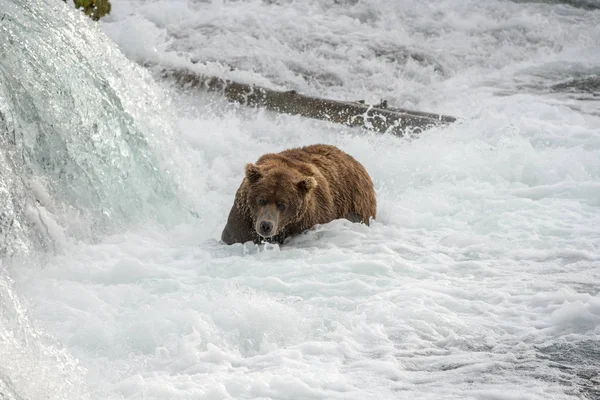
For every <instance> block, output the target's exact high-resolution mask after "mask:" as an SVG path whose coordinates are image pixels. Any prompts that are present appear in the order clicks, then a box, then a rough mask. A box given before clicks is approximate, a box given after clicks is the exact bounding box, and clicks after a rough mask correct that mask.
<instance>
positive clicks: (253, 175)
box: [246, 163, 262, 183]
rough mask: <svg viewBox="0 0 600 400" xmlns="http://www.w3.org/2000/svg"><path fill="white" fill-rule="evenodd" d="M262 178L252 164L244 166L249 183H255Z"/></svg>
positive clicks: (256, 167)
mask: <svg viewBox="0 0 600 400" xmlns="http://www.w3.org/2000/svg"><path fill="white" fill-rule="evenodd" d="M261 177H262V173H261V172H260V169H259V168H258V166H256V165H254V164H250V163H249V164H246V178H247V179H248V182H250V183H256V182H258V180H259V179H260V178H261Z"/></svg>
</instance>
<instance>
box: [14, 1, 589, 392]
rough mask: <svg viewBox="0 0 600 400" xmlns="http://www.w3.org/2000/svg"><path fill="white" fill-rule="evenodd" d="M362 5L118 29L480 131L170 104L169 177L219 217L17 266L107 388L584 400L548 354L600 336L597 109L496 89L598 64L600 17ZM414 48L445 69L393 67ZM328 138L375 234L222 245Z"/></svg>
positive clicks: (245, 70)
mask: <svg viewBox="0 0 600 400" xmlns="http://www.w3.org/2000/svg"><path fill="white" fill-rule="evenodd" d="M272 3H275V4H272ZM347 3H348V4H344V5H336V4H337V3H336V2H330V1H312V2H300V1H286V2H283V1H280V2H260V1H242V2H222V1H212V2H194V3H187V2H182V1H177V2H167V1H155V2H151V3H145V2H141V1H130V2H123V3H122V4H119V3H117V4H115V11H114V14H113V15H112V16H111V17H110V19H107V21H106V22H101V24H102V27H103V29H105V31H107V33H108V34H109V35H110V36H111V37H112V38H113V39H115V40H116V41H117V43H118V44H119V46H120V47H121V49H122V50H123V51H124V52H125V53H126V54H127V55H128V56H129V57H130V58H132V59H134V60H136V61H147V60H152V61H154V62H160V63H161V65H173V64H178V65H181V64H183V63H185V62H186V60H187V59H188V58H190V57H197V58H198V59H200V60H213V61H214V62H216V63H217V64H218V63H220V65H215V64H212V63H209V62H207V63H206V64H205V65H196V66H195V68H196V69H197V70H199V71H203V72H210V73H216V72H218V73H227V74H229V75H228V76H230V77H233V78H236V79H242V80H247V81H253V82H257V83H261V84H267V85H270V86H272V87H287V88H297V89H300V90H301V91H303V92H308V93H313V94H319V95H328V97H334V98H343V99H359V98H367V99H368V100H375V101H376V100H379V98H380V97H386V98H389V99H390V102H391V103H392V104H393V105H397V106H411V107H414V108H421V109H424V110H430V111H441V112H445V113H448V114H455V115H458V116H461V117H464V120H461V121H459V122H458V123H456V124H453V125H451V126H448V127H445V128H436V129H432V130H430V131H427V132H425V133H423V134H421V135H420V138H419V139H418V140H414V141H408V140H401V139H399V138H396V137H391V136H381V135H376V134H372V133H368V132H357V131H355V130H351V129H349V128H344V127H340V126H336V125H333V124H328V123H324V122H320V121H313V120H306V119H302V118H299V117H292V116H277V115H273V114H271V113H267V112H263V111H252V110H238V111H235V109H233V108H232V109H226V111H214V110H216V109H217V110H218V108H219V107H220V106H223V102H218V101H215V102H212V97H209V96H204V97H203V96H198V97H197V98H195V99H193V98H190V96H189V95H178V94H176V93H169V95H170V96H172V98H173V105H174V107H175V109H176V110H177V115H176V117H171V116H169V115H170V114H168V113H167V112H165V113H167V114H166V115H168V116H169V117H168V118H173V119H172V120H170V119H169V120H166V121H164V122H165V124H168V125H172V126H173V129H174V131H175V132H176V136H175V139H176V141H177V142H178V143H179V146H178V147H177V148H178V149H179V152H176V153H173V154H175V155H174V156H173V160H172V161H173V166H172V168H171V169H172V170H175V171H178V173H177V179H178V182H180V183H182V184H183V186H184V188H185V190H186V191H187V192H188V194H189V197H190V198H191V199H192V201H193V204H194V206H195V211H196V212H197V213H198V215H199V222H198V223H197V224H195V225H187V226H179V227H177V228H176V229H174V230H172V231H169V232H165V231H163V230H161V229H160V228H158V227H154V226H147V227H143V228H140V227H134V228H132V229H131V230H130V231H126V232H123V233H121V234H118V235H113V236H110V237H105V238H103V239H102V240H101V241H99V243H96V244H77V245H75V244H73V243H69V242H68V241H67V242H65V243H64V246H63V247H64V248H65V251H64V252H63V254H59V255H57V256H55V257H53V258H51V260H50V261H49V262H48V263H47V264H45V265H44V268H43V269H40V268H37V266H35V265H34V266H32V265H31V264H27V263H23V264H17V263H15V264H14V265H13V266H12V267H11V269H10V273H11V275H12V276H13V277H14V279H15V280H16V282H17V288H18V290H19V291H20V293H21V294H22V295H23V296H24V297H25V298H27V299H28V301H29V303H30V304H31V310H32V313H33V314H34V315H35V317H36V318H37V320H38V321H39V323H40V324H42V325H43V326H45V327H46V328H47V329H48V330H49V331H50V332H52V333H53V334H54V335H55V336H56V337H57V338H58V340H59V341H60V342H61V343H63V344H64V345H65V346H66V347H67V349H68V350H69V351H70V352H71V353H72V354H73V355H75V356H76V357H78V358H79V359H80V361H81V363H82V364H83V365H84V366H85V367H86V368H87V369H88V371H89V374H88V380H89V384H90V386H91V387H92V389H93V390H95V391H96V393H97V394H98V396H99V397H104V398H120V396H123V397H124V398H131V399H135V398H146V399H166V398H169V399H179V398H181V399H184V398H214V399H227V398H315V399H320V398H331V399H336V398H339V399H365V398H378V399H383V398H385V399H392V398H404V397H406V398H411V399H418V398H445V399H446V398H447V399H451V398H457V399H458V398H480V399H516V398H531V399H538V398H539V399H546V398H549V397H554V398H574V397H575V393H576V390H577V388H578V386H577V384H575V388H573V387H569V386H568V384H567V383H568V382H567V383H566V382H565V380H563V375H562V372H561V371H560V370H558V369H556V368H551V365H552V362H551V361H548V360H547V359H544V358H542V357H541V356H540V353H539V351H538V349H539V348H540V347H544V346H548V345H552V344H555V343H560V341H561V340H566V339H565V338H570V340H573V341H574V342H575V343H577V342H578V341H586V340H587V341H595V343H596V345H597V335H598V333H600V332H599V329H600V297H599V296H600V294H599V293H598V287H597V285H596V284H595V282H598V279H600V275H599V270H598V265H599V264H598V263H599V258H598V254H599V248H598V243H599V242H600V231H599V230H598V228H597V227H598V226H600V212H599V209H598V205H599V204H598V200H597V199H598V194H599V191H598V190H599V189H598V188H599V185H600V173H599V171H600V158H598V156H597V154H598V150H599V149H600V141H599V140H600V139H599V136H598V131H599V128H600V118H599V117H598V116H594V115H589V114H583V113H582V112H581V111H578V110H576V109H573V108H572V107H570V105H571V104H570V102H571V101H572V100H560V99H559V98H557V97H552V96H551V95H541V94H536V93H531V92H530V90H525V91H523V92H521V93H519V94H515V95H512V96H495V95H494V91H495V90H498V91H499V90H500V89H494V88H508V89H510V90H517V88H518V83H519V79H524V78H523V75H525V77H526V78H527V79H531V80H533V79H534V74H533V73H530V72H526V71H531V70H533V71H535V70H536V68H541V67H548V65H549V64H551V63H554V62H557V63H560V62H562V61H563V60H565V59H566V58H567V56H569V57H571V56H576V57H577V59H578V60H580V62H581V63H582V64H586V63H589V64H593V63H594V62H597V61H598V59H597V54H598V52H594V50H596V49H598V48H599V40H600V39H599V38H600V32H598V29H599V28H598V27H599V26H600V24H598V22H599V21H598V19H599V18H600V17H599V14H598V12H588V13H586V14H585V15H584V14H583V13H582V11H580V10H575V9H568V8H565V7H562V8H560V12H553V11H552V10H553V9H552V8H550V7H549V6H547V5H539V4H537V5H523V4H514V3H512V2H496V1H494V2H474V1H467V2H463V3H460V4H456V2H454V1H442V2H437V3H436V4H435V6H434V5H429V4H426V3H421V2H418V3H417V2H400V3H397V4H396V3H394V2H383V1H381V2H379V1H377V2H371V3H369V4H366V3H363V2H360V1H359V2H351V1H350V2H347ZM121 7H122V8H121ZM133 33H135V34H133ZM405 46H406V47H409V48H411V49H413V50H419V51H422V52H423V53H424V54H425V55H427V56H429V57H431V58H432V59H433V60H435V61H436V62H438V63H440V64H441V66H442V67H443V68H444V71H445V74H446V75H443V74H440V73H438V72H436V71H435V70H434V67H433V65H420V64H419V63H418V62H416V61H408V63H407V65H406V66H402V65H400V64H398V63H397V62H395V61H390V59H389V58H385V57H381V56H380V57H375V55H374V54H375V52H376V51H377V52H382V51H385V52H387V53H386V54H388V55H389V54H392V55H395V56H397V57H400V56H401V53H400V52H399V49H401V48H402V47H405ZM563 49H564V50H563ZM230 63H232V64H234V65H236V66H238V67H239V68H240V70H239V71H234V72H231V73H229V72H228V68H227V67H226V65H228V64H230ZM596 65H597V64H596ZM305 76H309V77H316V79H315V80H311V79H305ZM165 96H166V95H165ZM165 108H166V107H165ZM156 142H157V143H158V145H157V147H160V140H158V139H157V140H156ZM313 142H327V143H332V144H335V145H337V146H339V147H340V148H342V149H344V150H346V151H348V152H349V153H351V154H352V155H354V156H355V157H356V158H357V159H358V160H359V161H361V162H362V163H363V164H364V165H365V166H366V167H367V169H368V171H369V172H370V173H371V175H372V177H373V180H374V182H375V186H376V190H377V196H378V205H379V208H378V218H377V221H375V222H374V223H373V224H372V226H370V227H366V226H361V225H357V224H351V223H349V222H347V221H334V222H332V223H330V224H325V225H323V226H319V227H316V228H315V229H313V230H311V231H309V232H307V233H306V234H304V235H301V236H299V237H296V238H294V239H293V240H291V241H290V243H289V245H286V246H265V247H263V246H252V245H246V246H242V245H234V246H223V245H221V244H219V243H218V242H217V241H218V239H219V236H220V232H221V230H222V228H223V226H224V223H225V221H226V217H227V213H228V211H229V207H230V206H231V203H232V201H233V196H234V193H235V190H236V189H237V186H238V185H239V182H240V179H241V177H242V172H243V165H244V163H246V162H248V161H252V160H255V159H256V158H257V157H258V156H260V155H261V154H263V153H265V152H269V151H277V150H281V149H283V148H287V147H291V146H298V145H303V144H308V143H313ZM173 147H175V146H173ZM177 166H184V167H181V168H180V169H177ZM567 335H570V336H567ZM570 379H575V377H573V376H569V380H570Z"/></svg>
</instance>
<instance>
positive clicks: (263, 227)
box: [260, 221, 273, 235]
mask: <svg viewBox="0 0 600 400" xmlns="http://www.w3.org/2000/svg"><path fill="white" fill-rule="evenodd" d="M272 229H273V224H272V223H270V222H269V221H262V222H261V223H260V233H261V234H263V235H269V234H270V233H271V230H272Z"/></svg>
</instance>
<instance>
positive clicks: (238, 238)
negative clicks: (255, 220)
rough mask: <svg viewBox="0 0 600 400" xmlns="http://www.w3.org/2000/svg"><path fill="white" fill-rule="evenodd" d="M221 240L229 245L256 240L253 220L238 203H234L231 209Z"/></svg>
mask: <svg viewBox="0 0 600 400" xmlns="http://www.w3.org/2000/svg"><path fill="white" fill-rule="evenodd" d="M221 240H222V241H223V242H225V243H226V244H228V245H232V244H234V243H246V242H248V241H254V240H255V235H254V229H253V227H252V220H251V219H250V218H249V217H248V216H246V215H244V214H243V213H242V212H241V210H240V209H238V207H237V205H236V204H233V206H232V207H231V211H229V217H228V218H227V224H226V225H225V228H224V229H223V233H221Z"/></svg>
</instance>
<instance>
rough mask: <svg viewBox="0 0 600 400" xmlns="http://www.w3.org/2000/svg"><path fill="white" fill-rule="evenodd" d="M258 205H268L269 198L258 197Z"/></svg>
mask: <svg viewBox="0 0 600 400" xmlns="http://www.w3.org/2000/svg"><path fill="white" fill-rule="evenodd" d="M258 205H259V206H266V205H267V200H265V199H258Z"/></svg>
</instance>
